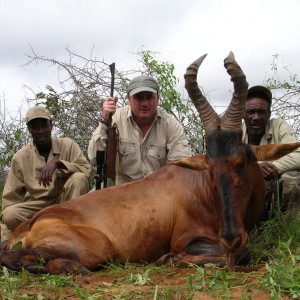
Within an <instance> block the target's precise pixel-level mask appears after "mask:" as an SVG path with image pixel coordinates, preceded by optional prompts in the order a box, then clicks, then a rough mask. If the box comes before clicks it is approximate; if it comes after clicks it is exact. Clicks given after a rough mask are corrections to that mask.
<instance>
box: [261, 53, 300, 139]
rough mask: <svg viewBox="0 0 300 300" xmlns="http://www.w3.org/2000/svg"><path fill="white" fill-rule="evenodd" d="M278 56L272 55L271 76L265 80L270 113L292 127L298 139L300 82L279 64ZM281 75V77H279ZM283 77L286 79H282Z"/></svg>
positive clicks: (299, 126)
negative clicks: (270, 93) (270, 108)
mask: <svg viewBox="0 0 300 300" xmlns="http://www.w3.org/2000/svg"><path fill="white" fill-rule="evenodd" d="M279 59H280V56H279V55H278V54H275V55H273V61H272V64H271V70H272V71H273V75H272V76H271V77H270V78H268V79H267V80H266V86H267V87H268V88H269V89H270V90H272V93H273V103H272V113H273V114H275V115H276V116H277V117H280V118H283V119H286V120H287V121H288V122H289V123H290V124H291V125H292V126H293V130H294V133H295V135H296V138H297V139H299V138H300V80H299V79H298V76H297V74H292V73H291V72H290V71H289V67H288V66H287V65H285V64H284V63H283V62H281V63H279ZM280 74H281V75H280ZM286 75H287V76H286ZM282 77H285V78H287V79H282Z"/></svg>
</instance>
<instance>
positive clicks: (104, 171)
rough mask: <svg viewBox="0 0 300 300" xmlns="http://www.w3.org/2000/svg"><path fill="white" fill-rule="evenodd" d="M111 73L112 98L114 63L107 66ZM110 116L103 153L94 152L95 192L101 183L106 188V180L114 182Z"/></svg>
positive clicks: (113, 137)
mask: <svg viewBox="0 0 300 300" xmlns="http://www.w3.org/2000/svg"><path fill="white" fill-rule="evenodd" d="M109 69H110V73H111V85H110V97H113V93H114V85H115V63H112V64H111V65H109ZM111 123H112V114H109V118H108V125H107V131H106V133H107V141H106V149H105V151H99V150H97V152H96V162H97V174H96V176H95V179H96V190H99V189H101V183H102V182H103V187H104V188H106V187H107V179H108V178H110V179H111V180H112V181H115V162H116V127H115V126H111Z"/></svg>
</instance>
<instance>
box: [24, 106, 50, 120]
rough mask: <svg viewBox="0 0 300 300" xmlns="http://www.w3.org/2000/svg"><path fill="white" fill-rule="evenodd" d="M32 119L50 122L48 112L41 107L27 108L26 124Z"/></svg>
mask: <svg viewBox="0 0 300 300" xmlns="http://www.w3.org/2000/svg"><path fill="white" fill-rule="evenodd" d="M33 119H47V120H51V114H50V112H49V111H48V110H47V109H46V108H45V107H43V106H34V107H31V108H29V110H28V111H27V113H26V124H28V123H29V122H30V121H32V120H33Z"/></svg>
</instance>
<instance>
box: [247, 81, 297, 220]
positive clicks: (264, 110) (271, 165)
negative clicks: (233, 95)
mask: <svg viewBox="0 0 300 300" xmlns="http://www.w3.org/2000/svg"><path fill="white" fill-rule="evenodd" d="M271 105H272V93H271V91H270V90H269V89H267V88H266V87H264V86H260V85H258V86H253V87H251V88H250V89H249V90H248V95H247V100H246V102H245V113H244V123H243V142H245V143H248V144H250V145H265V144H284V143H292V142H295V141H296V139H295V136H294V134H293V130H292V127H291V126H290V125H289V124H288V123H287V122H285V121H284V120H282V119H277V118H271ZM260 168H261V171H262V174H263V176H264V178H265V183H266V192H267V193H266V200H267V201H266V202H267V203H266V205H267V206H268V207H267V211H266V214H268V213H269V210H271V209H272V206H273V205H274V203H273V202H274V195H278V193H279V195H280V198H281V205H282V209H284V210H285V209H287V208H291V207H292V206H293V205H295V204H296V203H299V201H300V186H299V185H300V181H299V179H300V177H299V175H300V173H299V172H298V171H297V170H298V169H300V150H296V151H294V152H293V153H291V154H289V155H286V156H284V157H282V158H280V159H278V160H276V161H272V162H260ZM277 179H278V181H277ZM266 217H267V216H266Z"/></svg>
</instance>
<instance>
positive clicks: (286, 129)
mask: <svg viewBox="0 0 300 300" xmlns="http://www.w3.org/2000/svg"><path fill="white" fill-rule="evenodd" d="M273 134H274V135H276V137H277V141H278V143H281V144H286V143H293V142H296V138H295V136H294V134H293V130H292V127H291V126H290V125H289V124H288V123H287V122H285V121H283V120H281V121H280V122H279V124H278V129H277V130H276V132H274V133H273ZM277 141H276V142H277ZM272 163H273V164H274V165H275V166H276V167H277V168H278V169H279V174H282V173H284V172H286V171H290V170H297V169H300V150H299V149H297V150H295V151H294V152H292V153H290V154H288V155H286V156H284V157H282V158H280V159H278V160H275V161H273V162H272Z"/></svg>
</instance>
